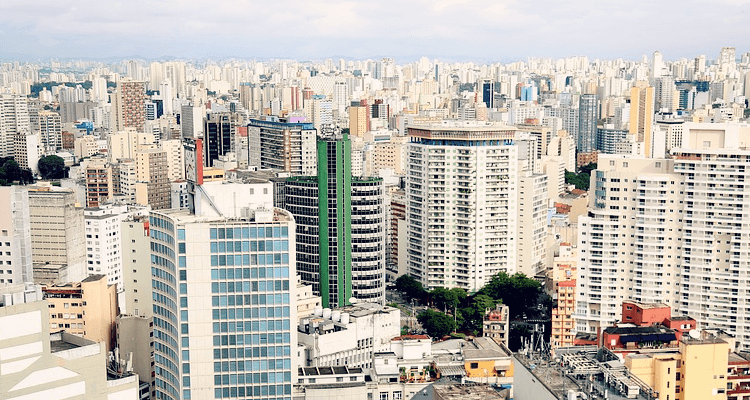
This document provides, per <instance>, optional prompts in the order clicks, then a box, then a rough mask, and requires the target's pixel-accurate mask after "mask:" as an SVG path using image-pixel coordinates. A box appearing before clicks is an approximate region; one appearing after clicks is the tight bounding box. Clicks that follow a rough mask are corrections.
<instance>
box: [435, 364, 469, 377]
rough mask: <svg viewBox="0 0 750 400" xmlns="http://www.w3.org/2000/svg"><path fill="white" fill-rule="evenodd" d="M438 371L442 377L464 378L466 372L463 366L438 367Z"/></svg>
mask: <svg viewBox="0 0 750 400" xmlns="http://www.w3.org/2000/svg"><path fill="white" fill-rule="evenodd" d="M438 370H439V371H440V375H442V376H466V370H465V369H464V367H463V365H461V366H458V365H443V366H440V365H438Z"/></svg>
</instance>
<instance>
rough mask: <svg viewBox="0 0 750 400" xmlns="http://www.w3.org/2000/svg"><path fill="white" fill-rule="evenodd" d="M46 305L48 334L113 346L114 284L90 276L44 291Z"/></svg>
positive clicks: (115, 307)
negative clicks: (57, 333) (47, 303)
mask: <svg viewBox="0 0 750 400" xmlns="http://www.w3.org/2000/svg"><path fill="white" fill-rule="evenodd" d="M43 292H44V297H45V299H46V300H47V301H48V302H49V327H50V331H52V332H58V331H65V332H67V333H71V334H74V335H78V336H81V337H84V338H86V339H89V340H93V341H95V342H104V343H105V345H106V349H107V350H108V351H109V350H110V349H111V348H112V347H113V339H114V338H113V336H112V331H113V328H114V326H115V319H116V317H117V312H118V311H117V292H116V289H115V285H108V284H107V276H106V275H91V276H89V277H88V278H86V279H84V280H83V281H81V282H76V283H71V284H67V285H52V286H49V287H45V288H43Z"/></svg>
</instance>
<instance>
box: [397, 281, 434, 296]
mask: <svg viewBox="0 0 750 400" xmlns="http://www.w3.org/2000/svg"><path fill="white" fill-rule="evenodd" d="M396 290H398V291H399V292H401V293H403V294H404V296H406V297H407V298H408V299H415V300H421V299H423V298H425V295H426V294H427V291H425V290H424V288H422V284H421V283H419V282H417V281H416V280H415V279H414V278H412V277H411V276H409V275H401V276H399V277H398V279H396Z"/></svg>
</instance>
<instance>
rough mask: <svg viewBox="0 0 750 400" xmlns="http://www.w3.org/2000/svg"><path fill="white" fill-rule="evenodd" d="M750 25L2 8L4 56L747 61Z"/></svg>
mask: <svg viewBox="0 0 750 400" xmlns="http://www.w3.org/2000/svg"><path fill="white" fill-rule="evenodd" d="M748 22H750V0H723V1H719V2H715V1H710V2H708V1H706V0H690V1H688V2H687V3H686V2H678V1H664V2H655V3H649V4H648V5H645V4H644V5H640V6H638V7H633V5H632V4H626V3H622V2H620V1H611V0H600V1H590V0H585V1H582V0H579V1H568V2H559V1H554V0H538V1H533V2H529V1H526V2H524V1H520V0H519V1H516V0H401V1H396V0H381V1H378V2H373V1H369V0H368V1H362V0H331V1H325V0H309V1H305V0H276V1H274V2H266V1H258V0H239V1H228V0H213V1H208V2H207V1H198V0H183V1H165V0H150V1H147V0H123V1H96V0H78V1H73V0H56V1H53V0H38V1H35V2H28V1H26V0H2V1H0V33H2V35H3V42H4V44H3V46H1V47H0V57H9V56H12V55H26V56H31V57H71V58H73V57H109V56H122V57H125V56H131V55H142V56H144V57H160V56H163V55H172V56H177V57H184V58H203V57H236V58H266V57H286V58H316V59H320V58H325V57H329V56H348V57H356V58H367V57H377V56H386V55H391V56H394V57H408V58H417V57H419V56H420V55H422V54H425V55H429V56H440V57H447V58H454V59H466V58H473V59H478V60H482V61H487V60H508V58H521V59H523V58H526V57H527V56H549V57H565V56H570V55H588V56H590V57H594V58H596V57H599V58H617V57H622V58H630V59H634V58H638V57H639V56H640V55H641V54H648V53H651V52H652V51H653V50H654V49H660V50H661V51H662V52H663V53H664V54H665V56H666V57H674V58H679V57H693V56H695V55H696V54H701V53H708V54H716V53H717V52H718V50H719V48H720V47H722V46H738V52H740V53H741V52H742V51H743V49H742V48H741V47H739V46H742V45H745V46H747V44H746V43H742V42H740V40H742V38H743V36H741V35H738V32H740V31H741V27H743V26H747V25H748ZM748 50H750V49H748Z"/></svg>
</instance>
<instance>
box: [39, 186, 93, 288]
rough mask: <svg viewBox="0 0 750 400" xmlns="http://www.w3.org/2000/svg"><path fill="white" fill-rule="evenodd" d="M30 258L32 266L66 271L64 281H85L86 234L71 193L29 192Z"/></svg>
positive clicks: (47, 189) (50, 189)
mask: <svg viewBox="0 0 750 400" xmlns="http://www.w3.org/2000/svg"><path fill="white" fill-rule="evenodd" d="M29 221H30V231H31V250H32V252H31V258H32V262H33V263H34V265H35V266H36V265H37V264H39V265H47V264H51V265H59V266H66V267H67V281H69V282H75V281H80V280H82V279H84V278H85V277H86V275H87V274H86V233H85V230H84V221H83V208H82V207H81V206H80V205H79V204H78V202H77V198H76V194H75V192H74V191H73V190H72V189H61V188H55V187H51V186H36V187H32V188H30V189H29Z"/></svg>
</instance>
